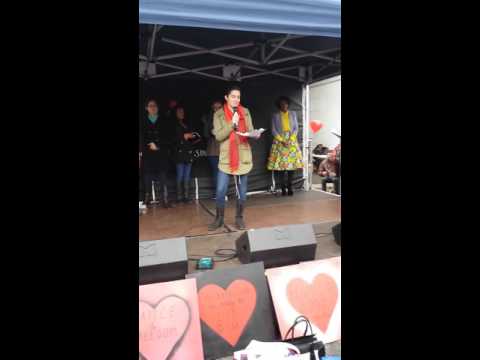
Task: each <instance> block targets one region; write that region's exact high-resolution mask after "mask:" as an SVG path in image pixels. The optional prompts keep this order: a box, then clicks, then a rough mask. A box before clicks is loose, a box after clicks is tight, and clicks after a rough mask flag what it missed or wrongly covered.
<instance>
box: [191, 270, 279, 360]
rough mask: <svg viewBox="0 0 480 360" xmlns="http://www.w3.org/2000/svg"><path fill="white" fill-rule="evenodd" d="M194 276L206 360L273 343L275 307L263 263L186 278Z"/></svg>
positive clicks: (212, 271)
mask: <svg viewBox="0 0 480 360" xmlns="http://www.w3.org/2000/svg"><path fill="white" fill-rule="evenodd" d="M187 277H188V278H190V277H195V278H196V280H197V288H198V304H199V308H200V319H201V324H202V337H203V348H204V349H205V359H207V360H209V359H217V358H221V357H224V356H228V355H232V354H233V352H234V351H237V350H241V349H244V348H245V347H246V346H247V345H248V344H249V343H250V341H251V340H252V339H255V340H258V341H274V340H275V325H274V321H275V320H274V316H273V307H272V303H271V299H270V295H269V292H268V286H267V281H266V278H265V269H264V266H263V263H262V262H258V263H251V264H246V265H241V266H238V267H235V268H230V269H222V270H211V271H206V272H203V273H197V274H190V275H187Z"/></svg>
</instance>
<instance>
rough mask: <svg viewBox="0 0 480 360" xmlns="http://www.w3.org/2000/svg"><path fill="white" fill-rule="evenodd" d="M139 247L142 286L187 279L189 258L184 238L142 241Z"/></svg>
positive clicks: (140, 282)
mask: <svg viewBox="0 0 480 360" xmlns="http://www.w3.org/2000/svg"><path fill="white" fill-rule="evenodd" d="M138 247H139V261H138V262H139V272H140V275H139V284H140V285H143V284H151V283H156V282H163V281H171V280H180V279H184V278H185V274H187V272H188V256H187V240H186V239H185V238H184V237H181V238H174V239H165V240H151V241H140V242H139V243H138Z"/></svg>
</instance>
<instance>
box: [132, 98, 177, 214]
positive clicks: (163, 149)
mask: <svg viewBox="0 0 480 360" xmlns="http://www.w3.org/2000/svg"><path fill="white" fill-rule="evenodd" d="M145 110H146V111H147V113H146V114H145V117H144V118H143V119H142V120H141V125H140V126H141V129H140V134H141V140H140V141H141V149H142V159H143V175H144V180H145V188H144V192H145V205H147V206H148V205H150V203H151V201H152V193H151V190H152V183H153V185H154V189H155V197H156V199H160V200H161V203H162V205H163V207H165V208H169V207H172V204H171V203H170V202H169V201H168V191H167V189H166V187H167V170H168V160H169V156H170V147H171V144H172V142H173V141H174V136H173V134H172V131H171V130H172V129H171V128H170V126H169V125H168V123H167V122H165V121H162V119H161V118H160V117H159V115H158V103H157V102H156V101H155V100H153V99H151V100H148V101H147V105H146V108H145Z"/></svg>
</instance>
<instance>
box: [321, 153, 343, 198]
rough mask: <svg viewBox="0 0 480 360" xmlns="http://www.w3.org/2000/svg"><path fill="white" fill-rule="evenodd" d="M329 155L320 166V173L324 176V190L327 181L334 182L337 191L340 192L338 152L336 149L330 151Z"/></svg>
mask: <svg viewBox="0 0 480 360" xmlns="http://www.w3.org/2000/svg"><path fill="white" fill-rule="evenodd" d="M327 156H328V157H327V158H326V159H325V160H323V161H322V162H321V163H320V166H319V167H318V175H320V176H322V177H323V179H322V190H324V191H325V190H326V184H327V183H333V184H334V185H335V193H337V194H338V185H339V177H338V176H339V170H340V166H339V162H338V160H337V154H336V151H335V150H330V151H329V152H328V155H327Z"/></svg>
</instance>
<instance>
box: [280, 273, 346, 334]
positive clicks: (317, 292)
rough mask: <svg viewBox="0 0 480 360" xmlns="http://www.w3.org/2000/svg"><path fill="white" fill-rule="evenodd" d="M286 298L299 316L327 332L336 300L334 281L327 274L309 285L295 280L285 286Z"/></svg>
mask: <svg viewBox="0 0 480 360" xmlns="http://www.w3.org/2000/svg"><path fill="white" fill-rule="evenodd" d="M287 298H288V301H289V302H290V304H291V305H292V306H293V307H294V309H295V310H296V311H298V313H299V314H301V315H304V316H306V317H307V318H308V319H309V320H310V321H311V322H312V323H313V324H315V325H316V326H317V328H319V329H320V330H322V331H323V333H326V332H327V329H328V323H329V322H330V318H331V317H332V314H333V311H334V310H335V305H336V304H337V300H338V288H337V284H336V283H335V280H334V279H332V277H331V276H329V275H327V274H319V275H317V276H316V277H315V279H314V280H313V282H312V283H311V284H309V283H307V282H306V281H304V280H303V279H300V278H295V279H292V280H290V282H289V283H288V285H287Z"/></svg>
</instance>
